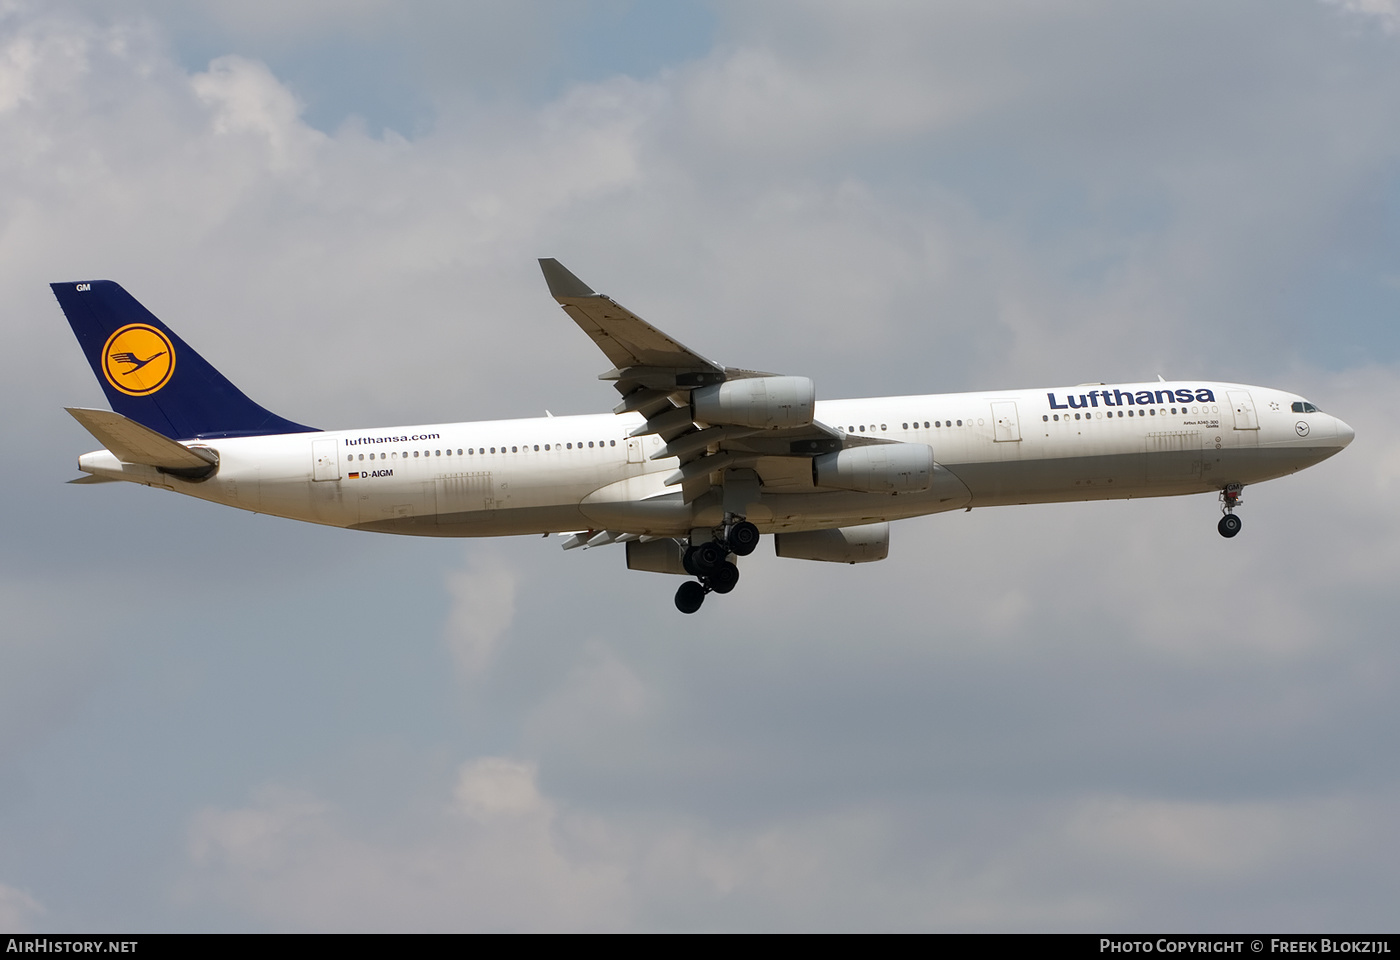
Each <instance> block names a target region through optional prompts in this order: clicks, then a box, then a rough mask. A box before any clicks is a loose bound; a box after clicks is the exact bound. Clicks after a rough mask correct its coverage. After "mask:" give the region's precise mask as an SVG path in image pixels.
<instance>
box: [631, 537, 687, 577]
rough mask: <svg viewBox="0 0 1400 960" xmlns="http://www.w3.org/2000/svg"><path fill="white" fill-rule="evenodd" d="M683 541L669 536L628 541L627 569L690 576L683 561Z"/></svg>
mask: <svg viewBox="0 0 1400 960" xmlns="http://www.w3.org/2000/svg"><path fill="white" fill-rule="evenodd" d="M682 549H683V548H682V547H681V543H680V541H679V540H672V539H670V538H669V537H668V538H666V539H664V540H648V541H647V542H646V543H643V542H642V541H640V540H629V541H627V569H628V570H649V571H651V572H652V573H677V574H680V575H681V576H683V577H684V576H689V574H687V573H686V569H685V567H684V565H682V563H681V552H682Z"/></svg>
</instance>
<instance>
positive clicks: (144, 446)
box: [64, 407, 219, 482]
mask: <svg viewBox="0 0 1400 960" xmlns="http://www.w3.org/2000/svg"><path fill="white" fill-rule="evenodd" d="M64 409H65V410H67V411H68V412H69V413H71V414H72V415H73V419H74V420H77V421H78V422H79V423H81V424H82V425H83V428H84V429H85V430H87V432H88V433H90V434H92V435H93V436H94V437H96V438H97V440H98V442H99V443H101V444H102V445H103V446H104V447H106V448H107V449H108V450H110V451H111V452H112V454H113V455H114V456H115V457H116V458H117V459H118V460H121V461H122V462H123V463H141V464H145V465H146V466H149V467H159V468H161V469H164V470H171V471H174V470H180V471H185V470H188V471H205V472H208V471H209V470H210V468H212V467H215V466H217V465H218V462H219V458H218V454H216V453H214V452H213V451H212V450H201V449H193V450H192V449H190V448H189V447H187V446H185V445H184V444H182V443H177V442H176V441H174V440H171V439H170V438H169V437H167V436H165V435H164V434H160V433H156V431H154V430H152V429H151V428H150V427H143V426H142V425H141V424H139V423H137V422H136V421H135V420H128V419H127V418H126V417H124V416H122V415H121V414H120V413H113V412H112V411H110V410H88V409H86V408H84V407H65V408H64ZM87 482H95V481H87Z"/></svg>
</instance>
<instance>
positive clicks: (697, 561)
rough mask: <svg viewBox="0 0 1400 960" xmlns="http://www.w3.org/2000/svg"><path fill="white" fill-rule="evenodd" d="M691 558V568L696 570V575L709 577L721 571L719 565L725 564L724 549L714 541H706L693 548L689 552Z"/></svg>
mask: <svg viewBox="0 0 1400 960" xmlns="http://www.w3.org/2000/svg"><path fill="white" fill-rule="evenodd" d="M687 555H688V556H689V557H690V566H691V567H693V568H694V570H695V575H696V576H699V577H708V576H709V575H710V574H712V573H714V572H715V571H716V570H718V569H719V565H720V564H721V563H724V562H725V559H724V557H725V551H724V548H723V547H721V546H720V545H719V544H717V543H715V542H714V541H713V540H706V541H705V542H704V543H702V544H698V545H697V546H694V547H691V548H690V550H689V551H688V552H687Z"/></svg>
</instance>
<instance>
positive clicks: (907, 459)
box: [812, 443, 933, 493]
mask: <svg viewBox="0 0 1400 960" xmlns="http://www.w3.org/2000/svg"><path fill="white" fill-rule="evenodd" d="M812 482H813V483H815V484H816V485H817V486H819V487H834V488H835V489H837V490H855V491H858V492H860V493H917V492H919V491H921V490H927V489H928V488H929V487H930V486H932V485H933V448H932V447H930V446H929V445H928V444H926V443H875V444H871V445H870V446H866V447H850V448H848V449H846V450H837V451H836V452H835V453H827V454H823V455H822V456H820V457H814V458H813V460H812Z"/></svg>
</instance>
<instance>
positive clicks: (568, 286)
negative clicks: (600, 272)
mask: <svg viewBox="0 0 1400 960" xmlns="http://www.w3.org/2000/svg"><path fill="white" fill-rule="evenodd" d="M540 270H542V271H543V272H544V282H545V283H547V284H549V295H550V296H551V297H553V298H554V299H555V300H559V301H561V302H562V301H564V300H570V299H573V298H575V297H596V296H597V295H598V294H597V293H596V292H595V291H594V289H593V288H592V287H590V286H589V285H588V284H586V283H584V282H583V281H582V280H580V279H579V278H578V277H576V276H574V275H573V274H572V273H570V272H569V270H568V268H567V267H565V266H564V265H563V264H562V263H560V262H559V261H558V260H555V259H554V258H553V257H547V258H542V259H541V260H540Z"/></svg>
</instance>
